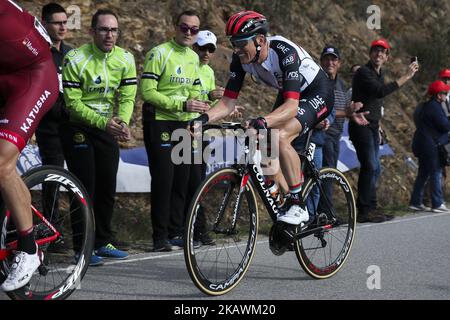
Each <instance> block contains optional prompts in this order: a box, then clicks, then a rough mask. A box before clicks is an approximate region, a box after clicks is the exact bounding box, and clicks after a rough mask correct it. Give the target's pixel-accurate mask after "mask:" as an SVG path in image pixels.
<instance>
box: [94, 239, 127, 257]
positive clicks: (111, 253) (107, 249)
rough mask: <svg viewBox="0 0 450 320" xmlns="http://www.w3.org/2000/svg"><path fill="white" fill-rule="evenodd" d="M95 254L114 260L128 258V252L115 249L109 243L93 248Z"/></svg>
mask: <svg viewBox="0 0 450 320" xmlns="http://www.w3.org/2000/svg"><path fill="white" fill-rule="evenodd" d="M95 254H96V255H97V256H99V257H102V258H108V259H114V260H124V259H126V258H128V253H126V252H123V251H122V250H119V249H117V248H116V247H114V246H113V245H112V244H111V243H108V244H107V245H106V246H103V247H100V248H98V249H97V250H95Z"/></svg>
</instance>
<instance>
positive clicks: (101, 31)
mask: <svg viewBox="0 0 450 320" xmlns="http://www.w3.org/2000/svg"><path fill="white" fill-rule="evenodd" d="M97 32H98V34H100V35H102V36H106V35H107V34H108V33H110V32H111V34H112V35H113V36H117V35H118V34H119V33H120V30H119V28H107V27H100V28H97Z"/></svg>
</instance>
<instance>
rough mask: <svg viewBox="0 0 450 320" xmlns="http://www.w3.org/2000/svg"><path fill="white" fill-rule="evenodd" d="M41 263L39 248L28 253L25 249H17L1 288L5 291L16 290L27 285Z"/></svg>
mask: <svg viewBox="0 0 450 320" xmlns="http://www.w3.org/2000/svg"><path fill="white" fill-rule="evenodd" d="M40 265H41V259H40V258H39V250H36V253H35V254H28V253H26V252H23V251H17V253H16V256H15V257H14V261H13V263H12V265H11V269H10V272H9V274H8V277H7V278H6V280H5V282H3V284H2V286H1V289H2V290H3V291H14V290H17V289H19V288H21V287H23V286H24V285H26V284H27V283H28V282H29V281H30V279H31V277H32V276H33V273H34V272H35V271H36V270H37V268H39V266H40Z"/></svg>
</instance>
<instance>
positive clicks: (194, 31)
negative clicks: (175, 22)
mask: <svg viewBox="0 0 450 320" xmlns="http://www.w3.org/2000/svg"><path fill="white" fill-rule="evenodd" d="M178 28H179V29H180V31H181V32H183V33H184V34H187V33H188V31H191V34H192V35H196V34H197V33H198V32H199V31H200V29H199V28H198V27H189V26H188V25H187V24H184V23H182V24H180V25H179V26H178Z"/></svg>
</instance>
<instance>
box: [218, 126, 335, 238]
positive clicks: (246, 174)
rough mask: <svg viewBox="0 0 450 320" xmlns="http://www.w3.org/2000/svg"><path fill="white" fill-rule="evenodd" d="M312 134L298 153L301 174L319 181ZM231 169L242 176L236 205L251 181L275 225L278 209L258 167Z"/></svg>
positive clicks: (300, 235)
mask: <svg viewBox="0 0 450 320" xmlns="http://www.w3.org/2000/svg"><path fill="white" fill-rule="evenodd" d="M211 128H214V126H211ZM312 132H313V131H312V130H311V131H309V133H308V136H307V139H306V146H307V148H306V151H305V152H304V153H300V154H299V157H300V159H301V160H302V161H301V163H302V172H305V171H306V172H310V173H311V179H314V180H316V181H320V180H319V174H318V171H317V170H316V168H315V166H314V162H312V159H313V157H314V151H315V147H316V145H315V143H313V142H311V141H310V140H311V135H312ZM249 152H250V148H249V139H248V137H247V138H246V139H245V144H244V154H246V155H248V154H249ZM249 158H252V157H247V159H249ZM233 167H234V168H235V169H237V170H238V172H239V173H240V174H241V175H242V180H241V183H240V191H239V195H238V200H237V201H236V202H237V203H238V202H239V201H240V198H241V196H242V194H243V193H244V191H245V186H246V184H247V183H248V180H249V179H251V181H252V182H253V185H254V186H255V188H256V190H257V191H258V194H259V196H260V198H261V200H262V201H263V204H264V206H265V207H266V209H267V212H268V213H269V215H270V217H271V219H272V221H273V223H276V222H277V214H278V213H279V209H278V206H277V204H276V202H275V200H274V199H273V198H272V197H271V195H270V191H269V188H268V186H267V184H266V183H265V177H264V174H263V173H262V172H261V170H260V167H259V166H258V165H257V164H253V163H249V162H248V161H247V163H246V164H244V165H233ZM317 186H318V187H319V190H320V192H321V194H324V192H323V189H322V185H321V184H320V183H318V184H317ZM228 196H229V195H228ZM228 196H227V198H228ZM227 198H226V199H224V201H225V202H227V201H228V200H227ZM303 201H306V199H303ZM326 204H327V205H328V207H329V208H331V214H332V216H333V217H335V214H334V212H332V211H333V209H332V206H331V204H330V202H329V199H326ZM237 207H238V206H236V209H235V210H234V213H233V223H232V229H231V230H233V229H234V221H236V220H237V214H238V212H237ZM221 216H222V214H221V213H219V216H218V221H220V217H221ZM216 225H217V223H216ZM332 227H333V224H326V225H323V226H320V227H316V228H308V229H307V230H305V231H300V232H298V233H291V234H290V236H292V237H293V238H294V239H300V238H304V237H307V236H309V235H311V234H314V233H316V232H318V231H319V232H320V231H324V230H328V229H331V228H332Z"/></svg>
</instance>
